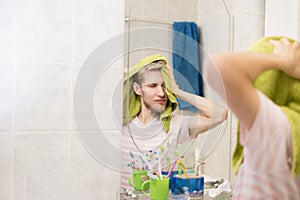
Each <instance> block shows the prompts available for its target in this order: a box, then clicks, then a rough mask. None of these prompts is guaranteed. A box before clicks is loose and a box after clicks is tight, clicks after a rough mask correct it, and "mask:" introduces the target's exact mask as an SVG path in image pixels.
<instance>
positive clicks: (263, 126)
mask: <svg viewBox="0 0 300 200" xmlns="http://www.w3.org/2000/svg"><path fill="white" fill-rule="evenodd" d="M258 96H259V100H260V107H259V110H258V112H257V115H256V117H255V120H254V122H253V125H252V127H251V128H250V130H246V129H244V128H243V125H242V124H241V129H240V133H241V138H240V143H241V144H242V145H243V146H244V161H243V164H242V165H241V167H240V169H239V172H238V177H237V182H236V186H235V188H234V190H233V199H241V200H248V199H251V200H252V199H255V200H265V199H271V200H277V199H278V200H283V199H284V200H299V199H300V176H297V177H292V175H291V167H292V140H291V139H292V138H291V127H290V124H289V122H288V119H287V117H286V116H285V114H284V113H283V111H282V110H281V109H280V107H279V106H278V105H276V104H274V103H273V102H272V101H271V100H270V99H268V98H267V97H266V96H265V95H264V94H262V93H261V92H258Z"/></svg>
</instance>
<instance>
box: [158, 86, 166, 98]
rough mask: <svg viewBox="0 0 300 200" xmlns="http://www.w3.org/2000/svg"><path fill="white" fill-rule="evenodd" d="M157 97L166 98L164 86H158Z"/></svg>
mask: <svg viewBox="0 0 300 200" xmlns="http://www.w3.org/2000/svg"><path fill="white" fill-rule="evenodd" d="M157 95H159V96H162V97H164V96H165V95H166V91H165V87H163V86H162V85H160V86H158V91H157Z"/></svg>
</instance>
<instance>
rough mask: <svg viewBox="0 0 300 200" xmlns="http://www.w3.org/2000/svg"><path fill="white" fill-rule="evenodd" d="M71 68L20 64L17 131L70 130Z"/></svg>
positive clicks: (49, 64) (16, 118)
mask: <svg viewBox="0 0 300 200" xmlns="http://www.w3.org/2000/svg"><path fill="white" fill-rule="evenodd" d="M69 102H70V73H69V67H68V66H64V65H60V64H51V63H18V65H17V69H16V100H15V129H16V130H66V129H68V127H69V117H70V116H69V115H70V113H69V110H70V103H69Z"/></svg>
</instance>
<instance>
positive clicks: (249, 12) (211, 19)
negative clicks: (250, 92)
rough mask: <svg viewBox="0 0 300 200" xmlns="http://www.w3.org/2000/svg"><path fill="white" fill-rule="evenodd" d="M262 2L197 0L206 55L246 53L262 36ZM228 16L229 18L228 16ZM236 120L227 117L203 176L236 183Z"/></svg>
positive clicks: (263, 1) (232, 116) (262, 0)
mask: <svg viewBox="0 0 300 200" xmlns="http://www.w3.org/2000/svg"><path fill="white" fill-rule="evenodd" d="M264 8H265V0H255V1H245V0H224V1H219V0H200V1H198V23H199V24H200V25H201V27H202V31H203V41H204V48H205V50H206V52H208V53H219V52H228V51H240V50H241V51H246V50H247V48H248V47H249V46H250V44H251V43H253V42H255V41H256V40H257V39H259V38H261V37H263V36H264V16H265V13H264V10H265V9H264ZM229 14H230V15H229ZM236 129H237V120H236V118H235V116H234V115H232V114H230V117H229V124H228V127H227V131H226V133H225V135H224V137H223V138H222V141H221V142H220V144H219V145H218V146H217V147H216V149H215V151H214V152H213V153H212V154H211V155H210V156H209V157H208V159H207V160H206V164H205V170H204V171H205V173H207V174H208V175H211V176H214V177H222V178H225V179H229V180H230V181H231V183H232V184H234V183H235V178H236V176H235V175H234V173H233V172H232V169H231V156H232V153H233V151H234V148H235V144H236Z"/></svg>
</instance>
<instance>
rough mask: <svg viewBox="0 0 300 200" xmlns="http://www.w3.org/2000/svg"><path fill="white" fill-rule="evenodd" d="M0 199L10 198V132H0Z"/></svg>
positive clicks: (11, 181)
mask: <svg viewBox="0 0 300 200" xmlns="http://www.w3.org/2000/svg"><path fill="white" fill-rule="evenodd" d="M0 141H1V142H0V163H1V167H0V199H12V198H13V191H12V184H13V164H12V163H13V162H12V160H13V157H12V156H13V149H12V134H9V133H4V134H0Z"/></svg>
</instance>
